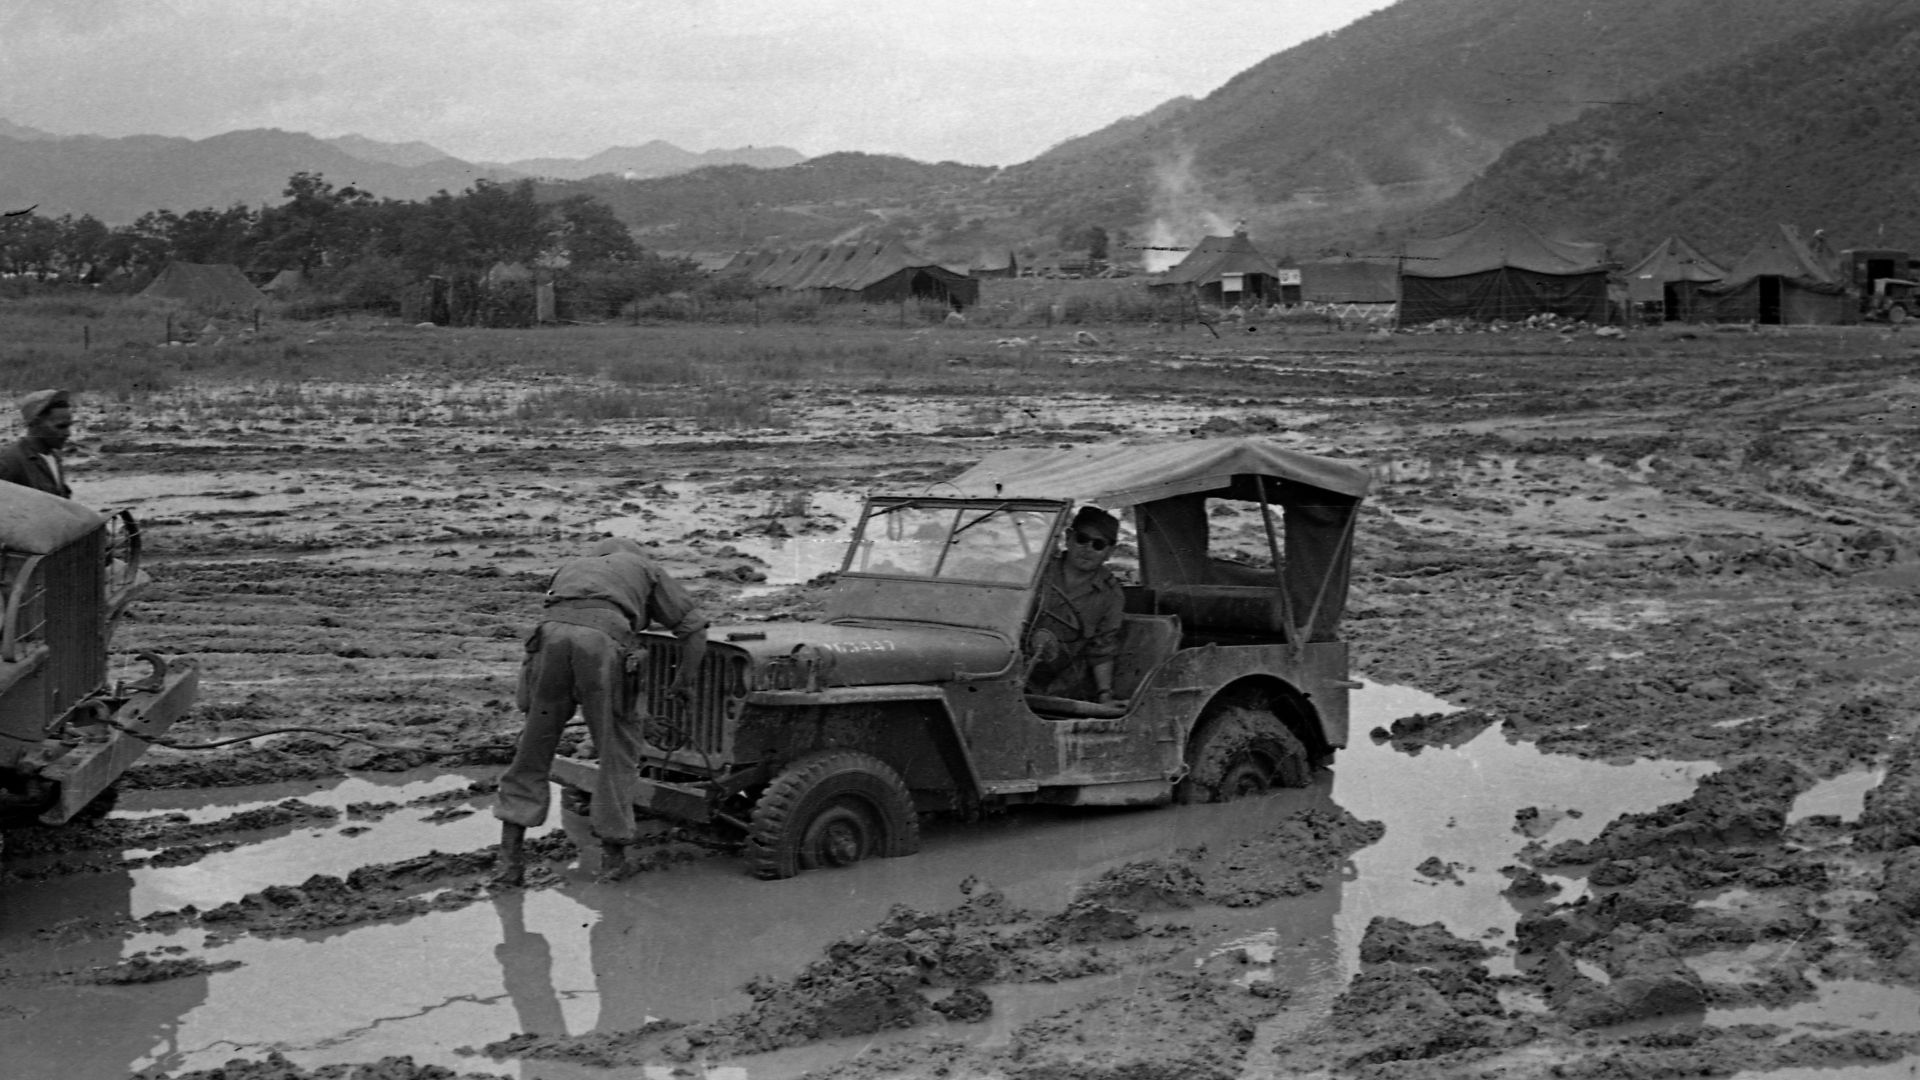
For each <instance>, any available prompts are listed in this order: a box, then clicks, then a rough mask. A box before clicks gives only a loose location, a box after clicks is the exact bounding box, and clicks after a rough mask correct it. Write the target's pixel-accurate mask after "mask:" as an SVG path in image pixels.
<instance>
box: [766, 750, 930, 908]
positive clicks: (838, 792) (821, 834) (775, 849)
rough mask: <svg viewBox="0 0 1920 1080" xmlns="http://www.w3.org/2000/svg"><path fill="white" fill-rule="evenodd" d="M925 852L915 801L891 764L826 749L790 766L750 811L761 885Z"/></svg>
mask: <svg viewBox="0 0 1920 1080" xmlns="http://www.w3.org/2000/svg"><path fill="white" fill-rule="evenodd" d="M919 849H920V823H919V819H918V818H917V817H916V816H915V813H914V809H913V796H912V795H911V794H910V793H909V792H908V791H907V785H906V783H905V782H904V781H902V780H901V779H900V774H898V773H896V772H894V771H893V769H892V768H891V767H890V766H888V765H887V763H886V762H884V761H881V760H880V759H879V758H877V757H874V756H873V755H871V754H864V753H861V752H860V751H858V750H821V751H817V752H815V753H812V754H808V755H807V756H805V757H802V758H800V759H799V760H797V761H795V762H793V763H792V764H791V765H788V766H787V767H786V768H785V769H783V770H781V772H780V774H779V775H778V776H775V777H774V778H773V782H772V783H769V784H768V785H767V789H766V791H764V792H762V793H761V795H760V799H759V801H758V802H756V803H754V806H753V821H752V822H751V825H750V827H749V829H748V833H747V858H748V861H749V862H750V863H751V864H752V866H753V869H754V872H755V873H757V874H759V875H760V876H761V877H764V878H788V877H792V876H793V875H795V874H797V873H799V872H800V871H802V870H817V869H821V868H824V867H834V866H850V865H852V864H853V863H857V862H859V861H860V860H862V859H868V858H893V857H895V856H899V855H911V854H913V853H914V852H915V851H918V850H919Z"/></svg>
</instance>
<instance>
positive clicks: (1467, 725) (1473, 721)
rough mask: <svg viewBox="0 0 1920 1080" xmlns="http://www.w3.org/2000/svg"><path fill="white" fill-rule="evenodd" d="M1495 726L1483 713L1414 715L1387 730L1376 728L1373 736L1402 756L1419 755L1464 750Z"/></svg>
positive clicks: (1492, 719) (1468, 710) (1488, 716)
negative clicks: (1441, 748)
mask: <svg viewBox="0 0 1920 1080" xmlns="http://www.w3.org/2000/svg"><path fill="white" fill-rule="evenodd" d="M1494 723H1495V720H1494V718H1493V716H1492V715H1491V714H1489V713H1487V712H1485V711H1483V710H1481V709H1462V710H1460V711H1459V712H1452V713H1414V714H1412V715H1409V716H1402V717H1400V718H1399V719H1397V720H1395V721H1394V722H1393V723H1392V724H1391V725H1389V726H1387V727H1384V728H1374V729H1373V731H1372V732H1371V733H1370V734H1371V736H1372V738H1373V740H1374V741H1375V742H1388V743H1392V744H1393V748H1394V749H1395V750H1398V751H1400V752H1401V753H1403V754H1418V753H1419V752H1420V751H1421V750H1422V749H1424V748H1426V747H1429V746H1444V747H1460V746H1465V745H1466V744H1467V743H1470V742H1472V741H1473V740H1474V738H1475V737H1477V736H1478V735H1479V734H1480V733H1481V732H1483V731H1485V730H1487V728H1489V727H1492V726H1493V724H1494Z"/></svg>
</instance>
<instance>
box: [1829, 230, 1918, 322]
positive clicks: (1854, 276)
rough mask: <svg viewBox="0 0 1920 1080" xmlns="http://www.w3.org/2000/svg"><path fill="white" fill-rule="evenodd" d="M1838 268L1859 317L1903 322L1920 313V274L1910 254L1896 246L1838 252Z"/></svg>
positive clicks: (1874, 320)
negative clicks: (1856, 304) (1856, 300)
mask: <svg viewBox="0 0 1920 1080" xmlns="http://www.w3.org/2000/svg"><path fill="white" fill-rule="evenodd" d="M1839 264H1840V271H1841V273H1842V274H1843V275H1844V276H1845V277H1846V279H1847V284H1848V288H1849V289H1850V290H1851V291H1852V292H1853V294H1854V295H1855V296H1857V297H1858V298H1859V302H1860V317H1861V318H1863V319H1866V320H1869V321H1873V322H1888V323H1895V324H1899V323H1904V322H1906V321H1907V320H1908V319H1909V318H1911V317H1912V316H1915V315H1920V296H1916V294H1915V290H1916V289H1920V274H1916V272H1915V267H1914V265H1913V258H1912V256H1911V255H1910V254H1909V253H1907V252H1906V251H1903V250H1900V249H1897V248H1849V249H1847V250H1846V251H1842V252H1841V253H1840V259H1839Z"/></svg>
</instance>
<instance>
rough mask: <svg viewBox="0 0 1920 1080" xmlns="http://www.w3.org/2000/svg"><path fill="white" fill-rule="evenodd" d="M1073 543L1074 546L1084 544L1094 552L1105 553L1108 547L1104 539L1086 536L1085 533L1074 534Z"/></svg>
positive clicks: (1102, 537)
mask: <svg viewBox="0 0 1920 1080" xmlns="http://www.w3.org/2000/svg"><path fill="white" fill-rule="evenodd" d="M1073 542H1074V543H1076V544H1085V545H1087V546H1088V547H1090V548H1092V549H1093V550H1095V551H1105V550H1107V547H1108V544H1107V538H1106V537H1104V536H1088V535H1087V534H1086V533H1078V532H1077V533H1074V534H1073Z"/></svg>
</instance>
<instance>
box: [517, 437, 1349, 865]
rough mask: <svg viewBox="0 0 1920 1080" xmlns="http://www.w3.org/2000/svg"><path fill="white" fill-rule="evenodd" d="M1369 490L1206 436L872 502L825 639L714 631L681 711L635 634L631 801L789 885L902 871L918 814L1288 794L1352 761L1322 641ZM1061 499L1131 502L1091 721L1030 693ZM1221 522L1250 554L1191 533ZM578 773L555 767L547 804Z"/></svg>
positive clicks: (1332, 628) (581, 769) (565, 794)
mask: <svg viewBox="0 0 1920 1080" xmlns="http://www.w3.org/2000/svg"><path fill="white" fill-rule="evenodd" d="M1368 482H1369V476H1368V473H1367V472H1366V470H1365V469H1364V468H1362V467H1360V466H1357V465H1354V464H1351V463H1347V462H1343V461H1339V460H1335V459H1331V458H1324V457H1317V456H1314V455H1309V454H1305V453H1301V452H1299V451H1296V450H1291V449H1288V448H1286V447H1283V446H1280V445H1278V444H1276V443H1273V442H1270V441H1263V440H1256V439H1204V440H1186V441H1180V442H1171V443H1161V444H1149V445H1102V446H1082V447H1079V448H1073V449H1063V450H1014V451H1006V452H1002V453H996V454H992V455H990V456H988V457H986V458H985V459H983V460H982V461H980V463H979V464H977V465H975V466H974V467H973V468H971V469H969V470H967V471H966V472H964V473H962V474H961V475H960V476H958V477H956V478H954V479H953V480H951V481H947V482H942V483H939V484H936V485H934V488H935V489H936V490H934V491H933V492H931V493H927V494H918V495H909V494H891V495H872V496H869V497H868V498H867V500H866V501H865V505H864V508H863V509H862V512H861V514H860V518H859V521H858V523H857V524H856V525H855V527H854V529H853V533H852V539H851V542H850V543H849V545H848V549H847V553H846V557H845V560H844V562H843V563H842V565H841V569H840V570H839V572H838V573H837V574H836V575H835V577H834V579H833V582H832V584H831V586H830V587H829V589H830V594H829V597H828V601H827V612H826V617H825V618H824V620H822V621H817V622H816V621H805V622H802V621H794V622H768V623H759V624H749V625H735V626H714V627H711V628H710V629H709V637H710V641H711V644H710V646H709V649H708V652H707V657H706V660H705V661H704V663H703V664H702V666H701V670H700V672H699V674H698V679H697V690H696V693H695V696H694V700H693V701H692V702H691V704H688V705H682V704H680V703H678V702H676V701H673V700H671V699H669V697H668V695H667V693H666V687H667V686H668V684H669V683H670V681H671V679H672V676H673V672H674V670H675V668H676V666H677V661H678V657H679V655H680V645H679V643H678V642H677V641H676V640H675V639H674V638H673V637H671V636H670V635H667V634H662V633H653V632H650V633H648V634H646V635H644V645H645V648H644V653H645V660H644V662H643V667H644V670H643V672H642V677H641V678H640V680H639V685H640V689H639V691H638V693H637V695H636V696H637V701H636V704H635V713H636V716H637V717H639V721H638V722H640V723H641V724H642V725H643V727H642V730H643V734H644V744H643V747H642V753H641V761H640V765H639V773H640V776H639V778H638V784H637V787H636V795H635V802H636V807H637V808H638V809H640V810H641V811H643V812H645V813H649V814H652V815H656V816H663V817H665V818H668V819H672V820H675V821H679V822H683V823H690V824H696V825H701V826H709V827H712V828H717V829H719V830H721V831H722V832H723V833H725V834H727V835H728V836H729V837H730V838H731V839H732V840H734V841H738V842H741V843H743V844H744V848H745V851H746V854H747V856H748V859H749V861H750V863H751V865H752V867H753V869H754V870H755V871H756V872H757V873H759V874H760V875H761V876H763V877H770V878H783V877H789V876H792V875H794V874H796V873H798V872H800V871H802V870H809V869H814V868H819V867H833V866H842V865H846V864H849V863H853V862H857V861H859V860H861V859H865V858H869V857H876V856H877V857H891V856H900V855H907V854H911V853H912V852H914V851H915V850H916V849H917V847H918V843H919V829H918V819H919V815H921V814H925V813H951V814H957V815H960V816H962V817H966V818H971V817H974V816H977V815H979V814H981V813H982V812H985V811H990V810H996V809H999V808H1003V807H1006V806H1010V805H1014V804H1020V803H1046V804H1053V805H1064V806H1145V805H1155V804H1162V803H1167V802H1172V801H1179V802H1207V801H1217V800H1226V799H1232V798H1237V797H1240V796H1244V795H1250V794H1255V793H1258V792H1262V791H1265V790H1267V789H1269V788H1271V787H1275V786H1304V785H1306V784H1307V783H1308V782H1309V780H1310V775H1311V772H1312V770H1313V769H1314V768H1316V767H1324V766H1326V765H1328V764H1330V763H1331V762H1332V760H1333V755H1334V752H1335V751H1336V750H1339V749H1341V748H1343V747H1344V746H1346V744H1347V692H1348V691H1349V690H1350V689H1352V688H1353V687H1355V686H1356V685H1357V684H1356V683H1354V682H1353V681H1351V680H1350V679H1349V677H1348V672H1347V647H1346V645H1345V643H1343V642H1342V641H1341V640H1340V637H1339V632H1338V631H1339V626H1340V619H1341V614H1342V609H1343V607H1344V605H1345V603H1346V594H1347V579H1348V566H1349V562H1350V560H1351V555H1352V549H1353V530H1354V524H1355V521H1356V518H1357V516H1358V512H1359V506H1360V501H1361V499H1362V497H1363V496H1364V495H1365V493H1366V490H1367V486H1368ZM1080 504H1093V505H1098V506H1100V507H1102V508H1105V509H1108V510H1111V511H1119V510H1121V509H1123V508H1130V509H1131V511H1132V519H1133V522H1132V532H1133V540H1134V548H1135V551H1136V552H1137V557H1138V575H1137V576H1138V578H1139V583H1138V584H1129V585H1126V586H1125V594H1126V605H1125V610H1126V615H1125V618H1124V632H1123V640H1122V644H1121V649H1120V655H1119V657H1118V658H1117V661H1116V665H1115V671H1114V687H1113V689H1114V692H1115V694H1116V696H1117V697H1119V698H1120V699H1121V700H1120V701H1118V702H1116V703H1111V704H1097V703H1094V702H1086V701H1074V700H1067V699H1062V698H1054V697H1039V696H1035V695H1029V694H1028V693H1027V692H1026V674H1027V671H1028V669H1029V668H1030V667H1031V665H1032V657H1030V656H1029V655H1027V653H1026V651H1025V647H1024V641H1025V633H1024V631H1025V628H1026V626H1027V623H1028V620H1030V619H1031V618H1032V617H1033V616H1034V614H1035V612H1036V610H1037V607H1038V601H1039V597H1038V586H1039V582H1040V577H1041V571H1042V569H1043V568H1044V565H1045V563H1046V560H1047V559H1048V558H1049V557H1050V556H1051V555H1052V554H1053V553H1054V551H1055V550H1056V548H1057V546H1058V545H1059V543H1060V542H1061V538H1062V534H1063V532H1064V530H1065V529H1066V527H1067V523H1068V521H1069V520H1070V518H1071V517H1072V514H1073V512H1074V509H1075V507H1076V506H1077V505H1080ZM1228 522H1232V523H1234V524H1235V525H1237V526H1238V527H1239V529H1238V535H1237V536H1235V537H1234V538H1233V539H1234V541H1235V542H1236V543H1238V544H1239V545H1244V546H1250V547H1251V548H1252V550H1251V551H1247V550H1241V548H1240V547H1230V546H1229V544H1228V542H1227V538H1225V537H1223V536H1219V535H1215V536H1211V537H1210V532H1214V531H1218V530H1217V527H1218V526H1221V525H1224V524H1225V523H1228ZM1210 540H1211V541H1212V542H1213V544H1214V546H1213V547H1210V546H1209V544H1210ZM597 767H598V766H597V765H596V763H595V762H593V761H591V760H587V759H584V758H581V757H571V756H563V757H560V758H558V759H556V761H555V764H554V769H553V776H554V779H555V780H556V781H557V782H558V783H559V784H560V785H561V786H562V803H563V805H564V806H568V807H570V808H572V809H573V810H575V811H578V810H580V809H581V808H582V807H584V806H585V805H586V799H587V798H588V793H589V792H591V791H592V789H593V787H594V782H593V781H594V772H593V771H594V769H596V768H597Z"/></svg>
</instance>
